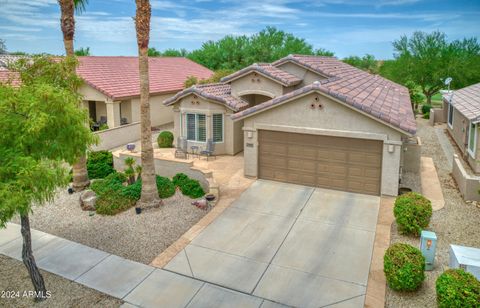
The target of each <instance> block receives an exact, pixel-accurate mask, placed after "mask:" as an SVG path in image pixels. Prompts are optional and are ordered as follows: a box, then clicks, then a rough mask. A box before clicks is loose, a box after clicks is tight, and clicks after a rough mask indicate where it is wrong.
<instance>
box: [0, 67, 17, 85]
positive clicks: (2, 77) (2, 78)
mask: <svg viewBox="0 0 480 308" xmlns="http://www.w3.org/2000/svg"><path fill="white" fill-rule="evenodd" d="M0 83H7V84H8V83H9V84H11V85H12V86H14V87H17V86H20V76H19V74H18V73H16V72H11V71H8V70H1V69H0Z"/></svg>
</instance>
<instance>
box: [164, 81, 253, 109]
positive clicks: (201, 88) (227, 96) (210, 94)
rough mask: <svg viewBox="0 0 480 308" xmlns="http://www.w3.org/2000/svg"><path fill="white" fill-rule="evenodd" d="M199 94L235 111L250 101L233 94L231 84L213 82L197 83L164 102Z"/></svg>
mask: <svg viewBox="0 0 480 308" xmlns="http://www.w3.org/2000/svg"><path fill="white" fill-rule="evenodd" d="M192 93H193V94H197V95H198V96H201V97H203V98H205V99H208V100H212V101H215V102H218V103H221V104H223V105H225V106H227V107H228V108H230V109H232V110H233V111H240V110H243V109H245V108H247V107H248V106H249V105H248V102H246V101H244V100H242V99H240V98H236V97H234V96H232V95H231V94H232V88H231V87H230V85H229V84H222V83H211V84H205V85H195V86H192V87H190V88H187V89H185V90H183V91H181V92H178V93H177V94H176V95H175V96H173V97H171V98H169V99H167V100H166V101H165V102H164V104H165V105H166V106H170V105H173V104H174V103H176V102H177V101H178V100H179V99H181V98H182V97H185V96H187V95H190V94H192Z"/></svg>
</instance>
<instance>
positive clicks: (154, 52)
mask: <svg viewBox="0 0 480 308" xmlns="http://www.w3.org/2000/svg"><path fill="white" fill-rule="evenodd" d="M148 56H149V57H161V56H162V53H161V52H160V51H158V50H156V49H155V47H150V48H148Z"/></svg>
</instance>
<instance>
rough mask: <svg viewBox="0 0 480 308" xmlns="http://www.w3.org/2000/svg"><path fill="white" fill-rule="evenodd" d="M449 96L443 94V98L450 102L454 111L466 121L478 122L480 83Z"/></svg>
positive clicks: (479, 114) (479, 113)
mask: <svg viewBox="0 0 480 308" xmlns="http://www.w3.org/2000/svg"><path fill="white" fill-rule="evenodd" d="M452 93H453V95H451V94H448V93H447V94H444V95H443V98H444V99H446V100H447V101H449V100H450V98H451V102H452V105H453V107H454V108H455V109H457V110H458V111H459V112H460V113H461V114H463V115H464V116H465V117H466V118H467V119H469V120H474V121H479V120H480V83H477V84H474V85H471V86H468V87H465V88H463V89H460V90H455V91H453V92H452Z"/></svg>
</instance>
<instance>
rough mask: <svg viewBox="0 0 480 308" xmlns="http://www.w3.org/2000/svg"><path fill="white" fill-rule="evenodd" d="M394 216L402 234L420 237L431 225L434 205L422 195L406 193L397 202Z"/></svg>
mask: <svg viewBox="0 0 480 308" xmlns="http://www.w3.org/2000/svg"><path fill="white" fill-rule="evenodd" d="M393 214H394V215H395V220H396V222H397V225H398V228H399V230H400V232H401V233H403V234H411V235H416V236H418V235H419V234H420V232H421V231H422V230H423V229H425V228H426V227H427V226H428V224H429V223H430V218H431V217H432V204H431V202H430V200H428V199H427V198H425V197H424V196H422V195H420V194H417V193H414V192H410V193H406V194H404V195H401V196H398V197H397V199H396V200H395V207H394V208H393Z"/></svg>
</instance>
